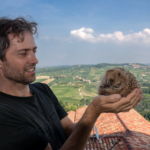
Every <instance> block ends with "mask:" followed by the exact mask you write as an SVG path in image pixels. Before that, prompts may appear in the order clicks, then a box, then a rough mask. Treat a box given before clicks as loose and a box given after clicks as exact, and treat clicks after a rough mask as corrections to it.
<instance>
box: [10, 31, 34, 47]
mask: <svg viewBox="0 0 150 150" xmlns="http://www.w3.org/2000/svg"><path fill="white" fill-rule="evenodd" d="M8 38H9V40H10V47H11V48H12V47H15V48H17V49H22V48H31V49H32V48H33V47H36V44H35V41H34V37H33V35H32V34H31V33H30V32H25V33H24V35H21V34H20V35H19V36H14V35H13V34H9V35H8Z"/></svg>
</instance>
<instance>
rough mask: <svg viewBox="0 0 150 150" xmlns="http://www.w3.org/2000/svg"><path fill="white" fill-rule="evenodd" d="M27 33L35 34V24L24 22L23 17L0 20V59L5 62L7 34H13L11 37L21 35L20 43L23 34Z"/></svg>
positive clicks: (8, 43) (7, 43)
mask: <svg viewBox="0 0 150 150" xmlns="http://www.w3.org/2000/svg"><path fill="white" fill-rule="evenodd" d="M25 31H28V32H30V33H31V34H36V33H37V23H36V22H31V21H28V20H26V19H25V18H23V17H18V18H16V19H11V18H7V17H2V18H0V59H1V60H2V61H4V60H5V54H6V50H7V49H8V48H9V46H10V41H9V38H8V34H13V37H16V36H19V35H20V34H21V42H22V41H23V40H24V32H25Z"/></svg>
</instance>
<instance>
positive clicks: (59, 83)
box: [35, 64, 150, 114]
mask: <svg viewBox="0 0 150 150" xmlns="http://www.w3.org/2000/svg"><path fill="white" fill-rule="evenodd" d="M115 67H123V68H125V69H126V70H128V71H130V72H131V73H132V74H133V75H134V76H135V77H136V79H137V80H138V81H139V83H140V85H141V87H142V90H143V92H144V98H143V100H142V101H141V102H140V104H139V105H138V106H137V107H136V110H137V111H138V112H140V113H141V114H142V113H143V112H144V113H145V112H146V113H147V111H149V110H150V67H149V66H145V65H141V64H140V65H138V64H125V65H122V64H120V65H118V64H117V65H115V64H114V65H112V64H108V65H107V64H100V65H95V66H94V65H76V66H68V67H51V68H39V69H37V71H36V75H37V78H36V81H35V82H42V83H46V84H48V85H49V87H50V88H51V89H52V90H53V92H54V94H55V95H56V97H57V98H58V100H59V101H60V102H61V105H63V107H65V109H66V110H67V111H69V110H75V109H77V108H79V107H83V106H84V105H88V104H90V103H91V101H92V99H93V98H94V97H95V96H97V89H98V86H99V84H100V82H101V80H102V78H103V76H104V74H105V72H106V71H107V70H108V69H111V68H115Z"/></svg>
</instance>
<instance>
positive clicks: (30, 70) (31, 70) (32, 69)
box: [26, 68, 35, 72]
mask: <svg viewBox="0 0 150 150" xmlns="http://www.w3.org/2000/svg"><path fill="white" fill-rule="evenodd" d="M34 71H35V68H30V69H28V70H26V72H34Z"/></svg>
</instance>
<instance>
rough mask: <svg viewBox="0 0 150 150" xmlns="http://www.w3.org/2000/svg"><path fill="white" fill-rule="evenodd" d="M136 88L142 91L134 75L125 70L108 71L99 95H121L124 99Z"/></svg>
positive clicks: (99, 89) (101, 84)
mask: <svg viewBox="0 0 150 150" xmlns="http://www.w3.org/2000/svg"><path fill="white" fill-rule="evenodd" d="M135 88H139V89H141V87H140V85H139V83H138V81H137V80H136V78H135V77H134V75H133V74H132V73H130V72H129V71H127V70H125V69H124V68H114V69H109V70H107V71H106V74H105V75H104V77H103V79H102V81H101V83H100V85H99V87H98V94H99V95H111V94H120V95H121V96H122V97H126V96H127V95H128V94H129V93H131V92H132V90H133V89H135Z"/></svg>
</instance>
